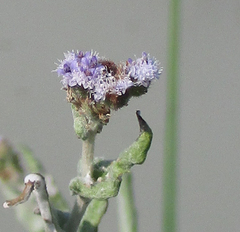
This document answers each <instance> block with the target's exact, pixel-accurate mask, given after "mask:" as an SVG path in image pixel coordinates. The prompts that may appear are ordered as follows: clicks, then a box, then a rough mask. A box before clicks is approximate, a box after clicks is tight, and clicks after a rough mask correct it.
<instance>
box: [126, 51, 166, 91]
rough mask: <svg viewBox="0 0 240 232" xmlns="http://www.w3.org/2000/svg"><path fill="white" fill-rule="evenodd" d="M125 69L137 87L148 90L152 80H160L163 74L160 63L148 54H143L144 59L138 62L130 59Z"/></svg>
mask: <svg viewBox="0 0 240 232" xmlns="http://www.w3.org/2000/svg"><path fill="white" fill-rule="evenodd" d="M123 69H124V71H125V73H126V75H127V76H128V77H129V78H130V79H131V80H132V81H133V83H134V85H135V86H141V85H142V86H144V87H146V88H148V87H149V85H150V83H151V81H152V80H154V79H159V76H160V74H161V73H162V68H161V67H160V63H159V61H157V60H156V59H155V58H150V55H149V54H147V53H146V52H143V53H142V57H141V58H138V59H136V60H132V59H130V58H129V59H128V62H127V64H126V65H125V66H124V67H123Z"/></svg>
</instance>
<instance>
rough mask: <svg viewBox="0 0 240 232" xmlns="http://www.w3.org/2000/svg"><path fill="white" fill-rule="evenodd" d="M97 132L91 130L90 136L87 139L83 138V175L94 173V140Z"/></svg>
mask: <svg viewBox="0 0 240 232" xmlns="http://www.w3.org/2000/svg"><path fill="white" fill-rule="evenodd" d="M95 137H96V133H95V132H91V133H90V132H89V136H88V138H87V139H86V140H83V144H82V159H81V170H80V172H81V176H82V177H86V176H88V175H90V177H92V173H93V158H94V142H95Z"/></svg>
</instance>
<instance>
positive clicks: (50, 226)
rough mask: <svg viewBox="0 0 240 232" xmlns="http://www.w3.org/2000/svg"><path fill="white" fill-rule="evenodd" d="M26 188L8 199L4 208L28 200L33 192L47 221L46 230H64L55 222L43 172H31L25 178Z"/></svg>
mask: <svg viewBox="0 0 240 232" xmlns="http://www.w3.org/2000/svg"><path fill="white" fill-rule="evenodd" d="M24 183H25V188H24V190H23V192H22V193H21V194H20V196H18V197H17V198H15V199H13V200H8V201H6V202H4V203H3V207H4V208H9V207H12V206H16V205H18V204H22V203H24V202H26V201H27V200H28V199H29V197H30V195H31V193H32V192H33V193H34V194H35V196H36V199H37V203H38V207H39V211H40V212H39V214H41V217H42V219H43V221H44V223H45V231H46V232H62V230H61V229H60V227H59V226H58V224H57V222H54V217H53V215H52V211H51V207H50V204H49V200H48V193H47V189H46V182H45V179H44V177H43V176H42V175H41V174H38V173H37V174H29V175H27V176H26V177H25V179H24Z"/></svg>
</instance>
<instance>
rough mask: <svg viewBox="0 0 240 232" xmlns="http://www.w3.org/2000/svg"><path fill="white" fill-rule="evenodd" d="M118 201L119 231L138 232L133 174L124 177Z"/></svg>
mask: <svg viewBox="0 0 240 232" xmlns="http://www.w3.org/2000/svg"><path fill="white" fill-rule="evenodd" d="M117 200H118V215H119V223H118V224H119V231H120V232H137V210H136V207H135V204H134V193H133V186H132V174H131V173H126V174H124V175H123V180H122V184H121V188H120V191H119V195H118V197H117Z"/></svg>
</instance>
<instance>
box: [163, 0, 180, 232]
mask: <svg viewBox="0 0 240 232" xmlns="http://www.w3.org/2000/svg"><path fill="white" fill-rule="evenodd" d="M179 16H180V1H179V0H171V2H170V9H169V40H168V41H169V47H168V70H167V72H168V77H167V103H166V104H167V106H166V107H167V112H166V128H165V147H164V161H163V162H164V167H163V214H162V215H163V219H162V232H174V231H175V230H176V189H177V181H176V163H177V104H178V50H179V24H180V17H179Z"/></svg>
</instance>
